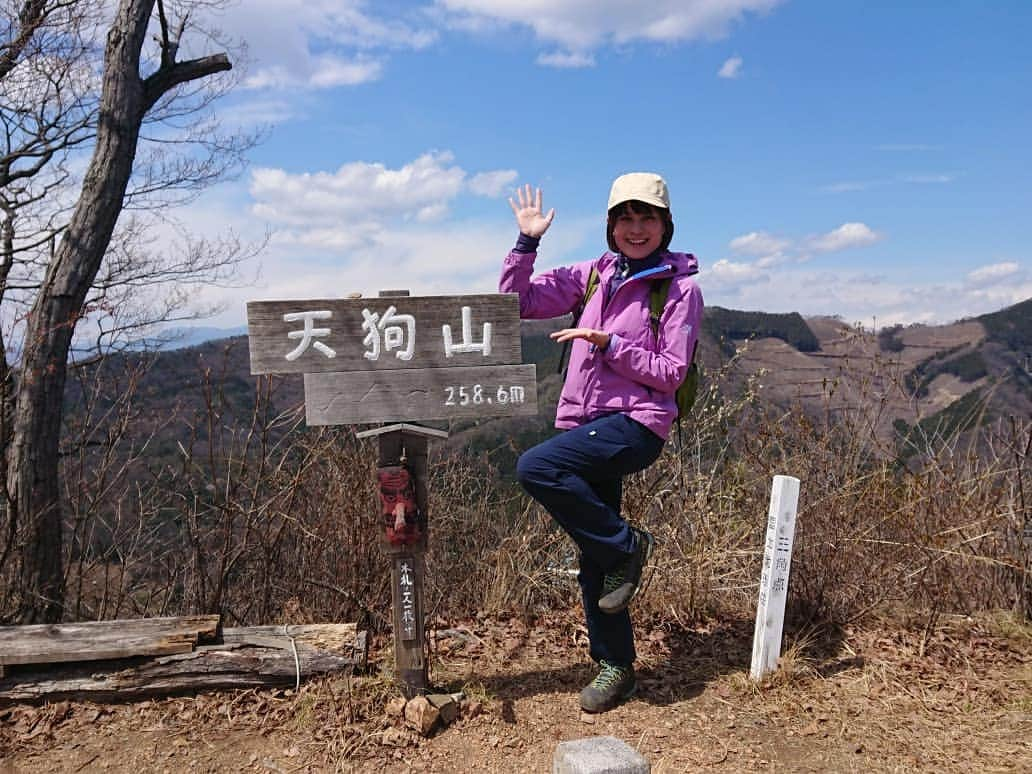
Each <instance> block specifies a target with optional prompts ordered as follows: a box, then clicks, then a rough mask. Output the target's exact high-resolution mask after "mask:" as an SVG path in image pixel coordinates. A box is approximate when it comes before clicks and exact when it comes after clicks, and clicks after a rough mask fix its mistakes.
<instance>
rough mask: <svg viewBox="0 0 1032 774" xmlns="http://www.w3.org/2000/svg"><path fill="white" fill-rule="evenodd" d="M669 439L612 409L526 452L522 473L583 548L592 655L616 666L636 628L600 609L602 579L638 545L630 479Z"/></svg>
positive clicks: (628, 659)
mask: <svg viewBox="0 0 1032 774" xmlns="http://www.w3.org/2000/svg"><path fill="white" fill-rule="evenodd" d="M663 443H664V442H663V439H662V438H660V437H659V436H658V435H656V434H655V433H653V432H652V431H651V430H649V429H648V428H647V427H645V426H644V425H642V424H641V423H639V422H636V421H635V420H633V419H631V418H630V417H628V416H625V415H624V414H609V415H608V416H604V417H601V418H599V419H596V420H594V421H592V422H589V423H588V424H586V425H582V426H580V427H577V428H574V429H572V430H567V431H566V432H563V433H560V434H559V435H556V436H554V437H552V438H550V439H548V440H547V441H545V442H543V443H540V444H538V445H537V446H535V447H534V448H532V449H529V450H528V451H526V452H525V453H524V454H523V455H521V456H520V459H519V462H518V463H517V464H516V473H517V475H518V476H519V480H520V483H521V484H522V485H523V488H524V489H526V490H527V492H528V493H529V494H530V495H531V497H533V498H534V499H535V500H537V501H538V502H539V503H541V504H542V505H543V506H544V507H545V509H546V510H547V511H548V512H549V513H550V514H551V515H552V518H553V519H555V520H556V522H558V523H559V526H561V527H562V528H563V529H564V530H566V532H567V534H568V535H569V536H570V537H571V538H573V542H574V543H576V544H577V547H578V548H579V549H580V573H579V574H578V575H577V580H578V582H579V583H580V587H581V596H582V598H583V601H584V615H585V618H586V619H587V625H588V640H589V642H590V643H591V657H592V658H593V659H595V660H596V661H600V660H602V659H605V660H606V661H608V662H610V663H612V664H621V665H627V664H630V663H632V662H633V661H634V658H635V651H634V631H633V629H632V628H631V615H630V613H629V612H628V611H627V610H624V611H623V612H621V613H616V614H615V615H608V614H606V613H603V612H602V611H601V610H599V609H598V598H599V596H600V595H601V593H602V578H603V576H604V575H605V574H606V572H608V571H610V570H613V569H615V568H616V567H617V566H618V565H619V564H620V563H621V562H623V561H624V560H626V559H627V558H628V557H629V556H630V555H631V553H632V550H633V546H634V543H633V537H632V534H631V529H630V527H629V526H628V524H627V522H626V521H624V519H623V517H622V516H620V498H621V495H622V494H623V477H624V476H626V475H628V474H630V473H636V472H638V471H639V470H644V469H645V468H647V467H648V466H649V465H651V464H652V463H653V462H655V461H656V459H657V458H658V457H659V455H660V453H661V452H662V451H663Z"/></svg>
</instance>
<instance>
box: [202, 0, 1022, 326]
mask: <svg viewBox="0 0 1032 774" xmlns="http://www.w3.org/2000/svg"><path fill="white" fill-rule="evenodd" d="M219 24H220V25H221V26H222V28H223V29H224V30H225V31H226V32H227V33H229V34H231V35H235V36H236V37H237V38H238V39H241V40H243V41H245V42H246V43H247V44H248V47H249V54H250V62H249V63H248V65H247V69H246V72H245V73H244V76H245V80H244V84H243V86H242V87H240V88H238V89H237V90H236V91H235V92H234V93H233V94H232V95H231V96H230V97H229V98H228V99H226V100H225V101H224V102H223V103H221V105H220V108H219V109H220V111H221V112H222V114H223V116H224V118H225V120H227V121H229V122H231V123H237V124H240V125H243V126H249V125H252V124H255V123H266V124H267V125H268V126H269V133H268V137H267V139H266V140H265V142H264V143H262V144H261V145H260V146H259V147H258V148H257V149H256V150H255V151H254V152H253V153H252V154H251V166H250V167H249V168H248V169H247V170H246V171H245V173H244V175H243V176H242V177H241V178H240V179H238V180H237V181H234V182H231V183H225V184H222V185H220V186H218V187H216V188H214V189H212V190H210V191H209V192H207V193H206V194H205V195H204V196H203V197H202V198H201V199H200V200H198V201H197V202H195V203H194V204H192V205H191V207H190V210H189V211H188V212H186V213H183V215H182V217H183V218H184V220H186V222H188V223H191V224H193V226H194V227H195V228H196V229H198V230H200V231H214V230H217V229H218V228H220V227H224V226H231V227H233V228H235V229H236V230H238V231H240V232H241V233H244V234H258V233H262V232H263V231H265V230H269V231H270V232H271V234H272V236H271V239H270V243H269V245H268V247H267V248H266V249H265V251H264V252H263V254H262V256H261V273H260V275H259V279H258V281H257V283H256V284H248V285H247V286H246V287H241V288H236V289H233V290H231V291H224V290H223V291H215V290H212V291H210V293H211V295H210V298H211V299H214V298H216V297H217V298H220V299H221V300H223V301H224V302H225V303H226V311H225V312H224V313H223V314H222V315H220V316H219V317H218V318H216V321H215V322H216V324H221V325H225V326H231V325H239V324H241V323H242V322H243V320H244V301H246V300H252V299H269V298H325V297H335V296H343V295H346V294H347V293H349V292H353V291H358V292H362V293H364V294H366V295H369V294H375V292H376V291H377V290H378V289H381V288H396V287H408V288H409V289H410V290H411V291H412V292H413V293H414V294H424V293H434V294H440V293H464V292H490V291H493V290H494V288H495V283H496V280H497V274H498V268H499V266H500V263H501V260H502V257H503V256H504V255H505V253H506V252H507V251H508V249H509V248H510V246H511V245H512V243H513V241H514V237H515V235H516V227H515V224H514V221H513V218H512V213H511V211H510V210H509V206H508V204H507V202H506V198H507V197H508V196H509V195H510V194H511V193H512V191H513V189H514V187H515V186H516V185H517V184H520V183H524V182H529V183H530V184H532V185H539V186H541V187H542V188H543V189H544V195H545V203H546V206H554V207H555V208H556V209H557V212H558V214H557V217H556V220H555V223H554V224H553V226H552V229H551V230H550V231H549V233H548V234H547V235H546V237H545V239H544V240H543V242H542V246H541V252H540V254H539V258H538V267H539V268H542V269H544V268H548V267H551V266H555V265H559V264H564V263H571V262H574V261H578V260H586V259H590V258H593V257H595V256H597V255H599V254H600V253H601V252H602V251H603V250H604V249H605V238H604V230H603V218H604V210H605V203H606V197H607V194H608V189H609V184H610V182H611V181H612V178H613V177H615V176H616V175H618V174H621V173H623V172H627V171H634V170H650V171H656V172H659V173H661V174H663V175H664V177H666V179H667V181H668V183H669V186H670V191H671V199H672V210H673V214H674V219H675V224H676V234H675V237H674V243H673V247H674V248H675V249H678V250H682V251H689V252H694V253H695V254H696V255H697V256H698V258H699V261H700V264H701V273H700V275H699V282H700V285H701V286H702V288H703V292H704V295H705V298H706V301H707V303H709V304H715V305H720V306H726V307H731V308H737V309H762V310H766V311H799V312H801V313H803V314H804V315H817V314H837V315H840V316H842V317H843V318H844V319H845V320H847V321H849V322H861V323H863V324H865V325H868V326H870V325H872V323H876V324H877V325H879V326H880V325H883V324H888V323H895V322H903V323H911V322H928V323H933V322H945V321H950V320H954V319H957V318H960V317H965V316H971V315H976V314H980V313H983V312H987V311H992V310H995V309H998V308H1001V307H1003V306H1006V305H1008V304H1011V303H1015V302H1018V301H1021V300H1023V299H1025V298H1028V297H1030V296H1032V260H1030V248H1029V245H1030V244H1032V217H1030V216H1029V210H1030V205H1032V185H1030V182H1029V181H1030V175H1029V172H1028V170H1029V169H1032V158H1030V156H1032V150H1030V148H1032V144H1030V142H1029V137H1032V45H1030V40H1032V3H1028V2H1027V0H1025V1H1022V2H994V3H980V2H979V3H976V2H945V3H943V2H936V3H932V2H908V3H897V2H871V1H870V0H868V1H867V2H852V1H851V0H836V1H835V2H817V1H815V0H809V1H804V0H782V1H778V0H653V2H649V3H640V2H618V1H616V0H423V1H422V2H420V1H416V0H413V1H411V2H401V1H400V0H398V1H394V0H385V1H384V0H377V2H361V1H360V0H343V1H340V2H330V0H322V1H320V0H246V2H241V3H239V4H237V5H234V6H232V7H230V8H228V9H227V10H226V11H224V12H223V14H222V15H221V16H220V18H219ZM216 293H218V296H216V295H215V294H216Z"/></svg>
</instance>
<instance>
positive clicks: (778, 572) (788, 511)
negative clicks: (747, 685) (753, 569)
mask: <svg viewBox="0 0 1032 774" xmlns="http://www.w3.org/2000/svg"><path fill="white" fill-rule="evenodd" d="M798 504H799V479H798V478H793V477H792V476H774V485H773V487H772V488H771V492H770V508H769V509H768V512H767V539H766V541H765V543H764V551H763V571H762V573H761V575H760V596H759V601H758V603H757V605H756V629H755V632H754V633H753V655H752V668H751V669H750V671H749V675H750V677H752V679H753V680H759V679H760V678H761V677H763V676H764V675H765V674H766V673H767V672H770V671H773V670H774V669H776V668H777V665H778V658H779V657H780V656H781V634H782V631H783V629H784V624H785V600H786V599H787V598H788V573H789V571H790V570H791V569H792V542H793V540H794V539H795V523H796V507H797V506H798Z"/></svg>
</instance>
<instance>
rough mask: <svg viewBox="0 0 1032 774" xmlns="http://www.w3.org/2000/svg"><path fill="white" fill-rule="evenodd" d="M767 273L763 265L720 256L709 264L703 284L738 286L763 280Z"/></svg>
mask: <svg viewBox="0 0 1032 774" xmlns="http://www.w3.org/2000/svg"><path fill="white" fill-rule="evenodd" d="M768 276H769V275H768V274H767V272H765V271H763V267H760V266H757V265H756V264H755V263H737V262H734V261H729V260H727V259H726V258H721V259H720V260H719V261H717V262H716V263H714V264H713V265H712V266H710V267H709V268H708V269H707V270H706V273H705V276H704V277H703V279H704V280H705V283H704V285H710V284H714V285H716V286H718V287H725V288H726V287H740V286H742V285H747V284H752V283H754V282H759V281H761V280H764V279H766V278H767V277H768Z"/></svg>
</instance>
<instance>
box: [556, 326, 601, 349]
mask: <svg viewBox="0 0 1032 774" xmlns="http://www.w3.org/2000/svg"><path fill="white" fill-rule="evenodd" d="M549 335H550V336H551V337H552V338H553V339H555V340H556V341H558V342H560V343H562V342H564V341H570V340H571V339H584V340H585V341H588V342H590V343H592V344H594V345H595V346H596V347H598V348H599V349H605V348H606V347H608V346H609V334H608V333H606V332H605V331H596V330H595V329H594V328H563V329H562V330H561V331H555V332H554V333H551V334H549Z"/></svg>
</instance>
